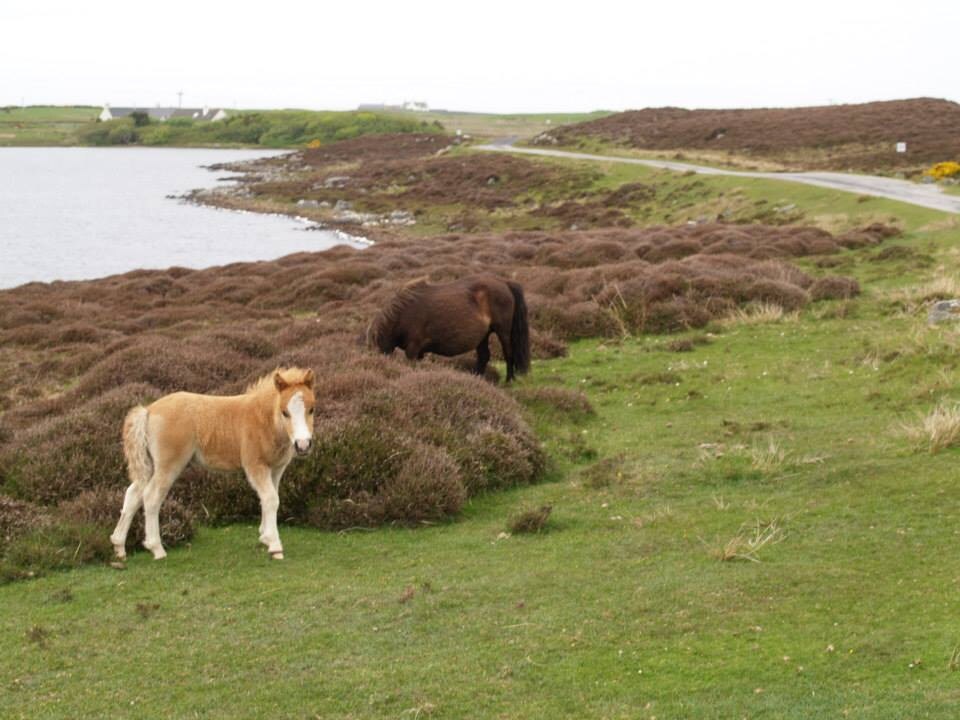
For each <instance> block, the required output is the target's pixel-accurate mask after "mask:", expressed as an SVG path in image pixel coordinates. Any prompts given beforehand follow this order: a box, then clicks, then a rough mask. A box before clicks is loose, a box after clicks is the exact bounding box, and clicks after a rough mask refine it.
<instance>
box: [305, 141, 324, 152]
mask: <svg viewBox="0 0 960 720" xmlns="http://www.w3.org/2000/svg"><path fill="white" fill-rule="evenodd" d="M320 145H321V143H320V141H319V140H317V139H314V140H311V141H310V142H308V143H307V147H308V148H310V149H311V150H316V149H317V148H318V147H320Z"/></svg>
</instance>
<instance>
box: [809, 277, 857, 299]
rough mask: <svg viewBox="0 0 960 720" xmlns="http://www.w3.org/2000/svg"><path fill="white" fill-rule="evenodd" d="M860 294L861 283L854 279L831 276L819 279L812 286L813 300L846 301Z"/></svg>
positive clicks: (811, 296) (811, 297) (811, 295)
mask: <svg viewBox="0 0 960 720" xmlns="http://www.w3.org/2000/svg"><path fill="white" fill-rule="evenodd" d="M859 294H860V283H858V282H857V281H856V280H854V279H853V278H848V277H841V276H836V275H834V276H830V277H824V278H819V279H817V280H816V281H814V283H813V285H811V286H810V299H811V300H844V299H846V298H852V297H856V296H857V295H859Z"/></svg>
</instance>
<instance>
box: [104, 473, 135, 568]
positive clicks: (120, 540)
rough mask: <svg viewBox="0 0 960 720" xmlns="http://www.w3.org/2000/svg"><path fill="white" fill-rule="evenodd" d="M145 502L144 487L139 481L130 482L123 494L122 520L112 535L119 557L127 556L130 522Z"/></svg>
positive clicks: (111, 539) (111, 538)
mask: <svg viewBox="0 0 960 720" xmlns="http://www.w3.org/2000/svg"><path fill="white" fill-rule="evenodd" d="M142 504H143V488H142V487H141V486H140V485H138V484H137V483H130V487H128V488H127V492H126V494H125V495H124V496H123V509H122V510H121V511H120V520H119V521H118V522H117V527H116V528H115V529H114V531H113V534H112V535H111V536H110V542H111V543H112V544H113V550H114V552H115V553H116V554H117V557H118V558H120V559H121V560H123V559H124V558H125V557H127V534H128V533H129V532H130V523H132V522H133V518H134V517H135V516H136V514H137V511H138V510H139V509H140V506H141V505H142Z"/></svg>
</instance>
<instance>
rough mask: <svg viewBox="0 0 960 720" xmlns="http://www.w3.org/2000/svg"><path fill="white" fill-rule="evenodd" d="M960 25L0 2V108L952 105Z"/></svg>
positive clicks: (676, 4)
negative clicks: (912, 101)
mask: <svg viewBox="0 0 960 720" xmlns="http://www.w3.org/2000/svg"><path fill="white" fill-rule="evenodd" d="M958 28H960V0H913V2H909V3H907V2H902V1H901V2H889V1H887V0H830V1H824V0H806V1H805V2H792V3H781V2H777V0H766V1H764V2H760V1H754V0H743V1H739V0H723V1H718V0H710V1H709V2H685V1H684V0H673V1H671V0H667V1H666V2H657V3H648V2H643V1H642V0H634V1H633V2H630V1H629V0H623V1H621V2H609V1H607V0H589V1H583V2H577V3H564V2H558V1H556V0H554V1H553V2H524V0H512V1H511V2H503V1H501V0H487V1H486V2H456V0H447V1H446V2H417V1H416V0H408V1H407V2H403V1H401V0H394V1H393V2H372V1H368V0H339V1H338V2H324V1H322V0H321V1H317V0H312V1H311V2H294V1H291V0H273V2H263V1H262V0H261V1H260V2H247V1H246V0H235V1H234V2H230V3H209V2H203V0H190V1H189V2H186V1H184V0H163V2H160V3H149V4H145V3H135V2H129V0H124V1H123V2H115V1H114V0H94V2H77V1H76V0H72V1H70V2H65V1H62V0H28V1H26V2H17V1H16V0H3V1H2V2H0V105H17V104H21V103H26V104H91V105H98V104H102V103H104V102H109V103H111V104H113V105H115V106H125V105H156V104H162V105H176V104H177V91H178V90H182V91H183V93H184V96H183V104H184V106H200V105H204V104H208V105H211V106H227V107H240V108H272V107H303V108H317V109H324V108H326V109H349V108H353V107H356V105H357V104H358V103H362V102H388V103H396V102H401V101H403V100H425V101H426V102H428V103H429V104H430V106H431V107H436V108H447V109H457V110H478V111H495V112H520V111H564V110H570V111H585V110H593V109H599V108H603V109H612V110H620V109H625V108H639V107H648V106H660V105H677V106H682V107H757V106H790V105H814V104H828V103H831V102H862V101H869V100H882V99H894V98H904V97H919V96H932V97H945V98H949V99H951V100H960V76H958V72H957V54H956V37H957V31H958Z"/></svg>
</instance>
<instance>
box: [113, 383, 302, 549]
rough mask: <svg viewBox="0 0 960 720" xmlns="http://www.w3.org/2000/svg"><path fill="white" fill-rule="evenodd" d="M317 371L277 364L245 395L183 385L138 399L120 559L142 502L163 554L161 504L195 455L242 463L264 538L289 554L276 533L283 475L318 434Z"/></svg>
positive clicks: (216, 463)
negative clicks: (188, 389)
mask: <svg viewBox="0 0 960 720" xmlns="http://www.w3.org/2000/svg"><path fill="white" fill-rule="evenodd" d="M313 380H314V377H313V370H301V369H300V368H290V369H279V368H278V369H277V370H275V371H274V372H272V373H269V374H267V375H264V376H263V377H262V378H260V379H259V380H258V381H257V382H255V383H253V384H252V385H251V386H250V387H248V388H247V391H246V392H245V393H244V394H243V395H229V396H225V397H222V396H216V395H198V394H196V393H188V392H177V393H173V394H171V395H165V396H164V397H162V398H160V399H159V400H157V401H156V402H153V403H151V404H150V405H148V406H147V407H143V406H142V405H137V406H136V407H135V408H133V409H131V410H130V412H128V413H127V417H126V420H124V423H123V454H124V455H125V456H126V459H127V472H128V474H129V476H130V487H128V488H127V493H126V495H125V496H124V499H123V510H122V511H121V513H120V521H119V522H118V523H117V527H116V529H115V530H114V531H113V534H112V535H111V536H110V542H112V543H113V549H114V550H115V551H116V553H117V556H118V557H119V558H121V559H122V558H124V557H126V548H125V545H126V541H127V533H128V532H129V530H130V523H131V522H132V521H133V517H134V515H136V513H137V510H138V509H139V508H140V505H141V503H142V504H143V514H144V517H145V520H146V532H145V537H144V540H143V546H144V547H145V548H147V550H149V551H150V552H152V553H153V557H154V559H156V560H159V559H161V558H163V557H166V555H167V554H166V552H164V550H163V543H162V542H161V540H160V506H161V505H162V504H163V500H164V498H165V497H166V496H167V491H168V490H170V486H171V485H173V482H174V481H175V480H176V479H177V477H178V476H179V475H180V473H181V472H182V471H183V469H184V468H185V467H186V466H187V463H189V462H190V461H191V460H193V459H196V460H198V461H199V462H200V463H202V464H203V465H205V466H206V467H209V468H211V469H214V470H236V469H239V468H243V471H244V472H245V473H246V475H247V480H248V481H249V482H250V485H252V486H253V489H254V490H256V491H257V494H258V495H259V496H260V542H262V543H263V544H264V545H266V546H267V550H268V552H269V553H270V555H271V556H273V557H274V558H275V559H277V560H282V559H283V545H281V543H280V535H279V533H278V532H277V507H278V506H279V505H280V496H279V494H278V491H279V488H280V478H281V477H282V476H283V471H284V470H285V469H286V468H287V465H288V464H290V460H291V459H292V458H293V456H294V454H297V455H305V454H306V453H307V452H309V450H310V444H311V443H312V441H313V408H314V404H315V400H314V395H313Z"/></svg>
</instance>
